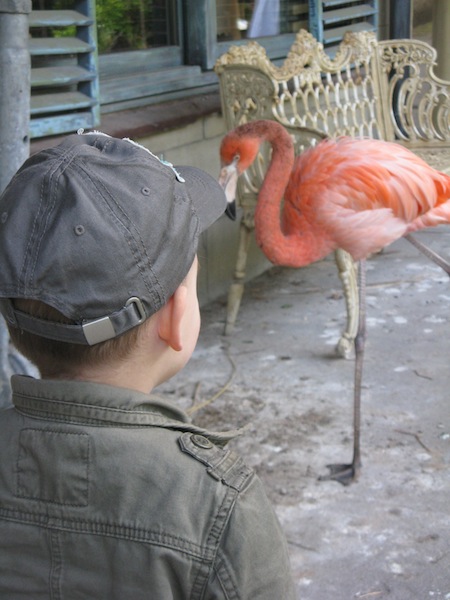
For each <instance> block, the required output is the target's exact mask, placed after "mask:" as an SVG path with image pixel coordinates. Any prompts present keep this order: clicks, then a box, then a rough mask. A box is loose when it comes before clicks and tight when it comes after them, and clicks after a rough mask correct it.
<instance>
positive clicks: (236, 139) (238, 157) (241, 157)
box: [219, 131, 260, 220]
mask: <svg viewBox="0 0 450 600" xmlns="http://www.w3.org/2000/svg"><path fill="white" fill-rule="evenodd" d="M259 144H260V141H259V140H258V139H257V138H256V137H254V138H253V137H242V136H240V135H237V134H236V133H235V132H234V131H232V132H230V133H229V134H227V135H226V136H225V137H224V138H223V140H222V144H221V146H220V159H221V164H222V168H221V170H220V175H219V184H220V185H221V186H222V188H223V190H224V192H225V196H226V198H227V202H228V204H227V208H226V210H225V213H226V214H227V215H228V217H230V219H233V220H235V219H236V187H237V180H238V177H239V175H240V174H241V173H243V172H244V171H245V170H246V169H247V168H248V167H249V166H250V165H251V164H252V162H253V161H254V160H255V158H256V155H257V153H258V149H259Z"/></svg>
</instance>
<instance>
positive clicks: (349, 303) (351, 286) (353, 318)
mask: <svg viewBox="0 0 450 600" xmlns="http://www.w3.org/2000/svg"><path fill="white" fill-rule="evenodd" d="M334 257H335V260H336V265H337V268H338V273H339V277H340V279H341V282H342V287H343V289H344V297H345V304H346V307H347V326H346V328H345V331H344V333H343V334H342V336H341V339H340V340H339V342H338V344H337V346H336V352H337V354H339V356H342V357H343V358H350V357H351V356H352V354H353V349H354V341H355V337H356V333H357V331H358V315H359V299H358V282H357V272H358V266H357V264H356V263H355V262H354V261H353V259H352V257H351V256H350V254H348V252H345V251H344V250H336V252H335V253H334Z"/></svg>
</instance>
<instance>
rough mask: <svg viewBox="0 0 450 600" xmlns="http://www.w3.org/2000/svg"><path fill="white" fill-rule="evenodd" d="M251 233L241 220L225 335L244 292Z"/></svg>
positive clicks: (234, 317) (232, 323)
mask: <svg viewBox="0 0 450 600" xmlns="http://www.w3.org/2000/svg"><path fill="white" fill-rule="evenodd" d="M252 233H253V228H249V227H248V225H246V223H245V222H244V219H243V220H242V221H241V225H240V229H239V247H238V255H237V260H236V267H235V270H234V280H233V283H232V284H231V286H230V289H229V291H228V304H227V320H226V323H225V335H229V334H230V333H231V332H232V331H233V327H234V324H235V323H236V318H237V315H238V312H239V307H240V305H241V299H242V294H243V293H244V279H245V270H246V267H247V256H248V248H249V244H250V239H251V236H252Z"/></svg>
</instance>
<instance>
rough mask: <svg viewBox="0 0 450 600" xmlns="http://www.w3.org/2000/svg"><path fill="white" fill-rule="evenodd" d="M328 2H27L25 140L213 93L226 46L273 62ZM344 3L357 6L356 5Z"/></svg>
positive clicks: (334, 0) (331, 1)
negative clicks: (255, 45) (249, 46)
mask: <svg viewBox="0 0 450 600" xmlns="http://www.w3.org/2000/svg"><path fill="white" fill-rule="evenodd" d="M337 4H342V1H341V2H337V0H328V1H327V2H317V1H316V0H253V1H249V0H127V2H124V1H123V0H34V1H33V11H32V13H31V15H30V34H31V37H32V39H31V43H30V53H31V57H32V131H31V136H32V137H38V136H43V135H51V134H55V133H63V132H67V131H73V130H75V129H77V128H78V127H93V126H95V125H98V122H99V118H100V112H102V113H107V112H113V111H117V110H121V109H127V108H134V107H139V106H145V105H148V104H154V103H157V102H160V101H162V100H169V99H170V100H174V99H177V98H186V97H187V96H192V95H198V94H202V93H205V92H208V91H212V90H216V89H217V85H218V82H217V77H216V75H215V73H214V72H213V70H212V68H213V66H214V63H215V62H216V60H217V58H218V57H219V56H220V55H221V54H223V53H224V52H226V51H227V50H228V48H229V46H230V44H243V43H246V42H247V41H248V40H249V39H256V40H257V41H258V42H259V43H260V44H262V45H263V46H264V47H265V49H266V51H267V54H268V56H269V58H270V59H272V60H273V61H275V62H276V61H281V60H282V59H283V58H284V57H285V56H286V55H287V53H288V51H289V48H290V47H291V45H292V43H293V41H294V38H295V33H296V32H297V31H298V30H299V29H302V28H305V29H310V30H311V29H312V30H313V27H314V26H315V27H316V28H317V23H316V22H314V23H315V24H314V23H310V22H309V18H310V17H311V15H312V16H314V18H315V19H316V21H317V19H319V18H321V19H322V20H323V21H325V17H329V16H330V14H329V12H330V11H328V15H325V12H326V11H325V12H324V13H322V9H320V11H319V12H320V14H319V13H317V11H316V12H314V10H312V9H311V6H314V7H315V9H317V10H319V9H318V8H317V7H318V6H319V5H320V6H322V5H330V6H332V5H333V6H334V5H337ZM344 4H345V5H346V6H347V5H352V4H354V5H355V6H354V8H353V10H356V6H357V5H359V4H361V2H359V1H357V2H353V3H352V2H344ZM366 4H367V3H366ZM372 4H375V3H374V2H372ZM348 10H350V9H348ZM348 10H347V11H348ZM361 10H362V9H361ZM335 12H336V11H335ZM331 16H333V15H331Z"/></svg>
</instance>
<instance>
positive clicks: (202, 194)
mask: <svg viewBox="0 0 450 600" xmlns="http://www.w3.org/2000/svg"><path fill="white" fill-rule="evenodd" d="M175 169H176V171H177V173H179V174H180V175H181V176H182V177H183V179H184V180H185V185H186V186H187V188H188V190H189V197H190V198H191V201H192V205H193V207H194V209H195V211H196V213H197V218H198V221H199V227H200V231H205V229H207V228H208V227H209V226H210V225H212V224H213V223H214V222H215V221H217V219H218V218H219V217H220V216H222V215H223V214H225V209H226V207H227V199H226V196H225V193H224V191H223V189H222V187H221V186H220V185H219V182H218V181H217V180H216V179H214V177H212V176H211V175H209V174H208V173H206V172H205V171H202V170H201V169H197V168H196V167H183V166H181V167H179V166H176V167H175Z"/></svg>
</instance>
